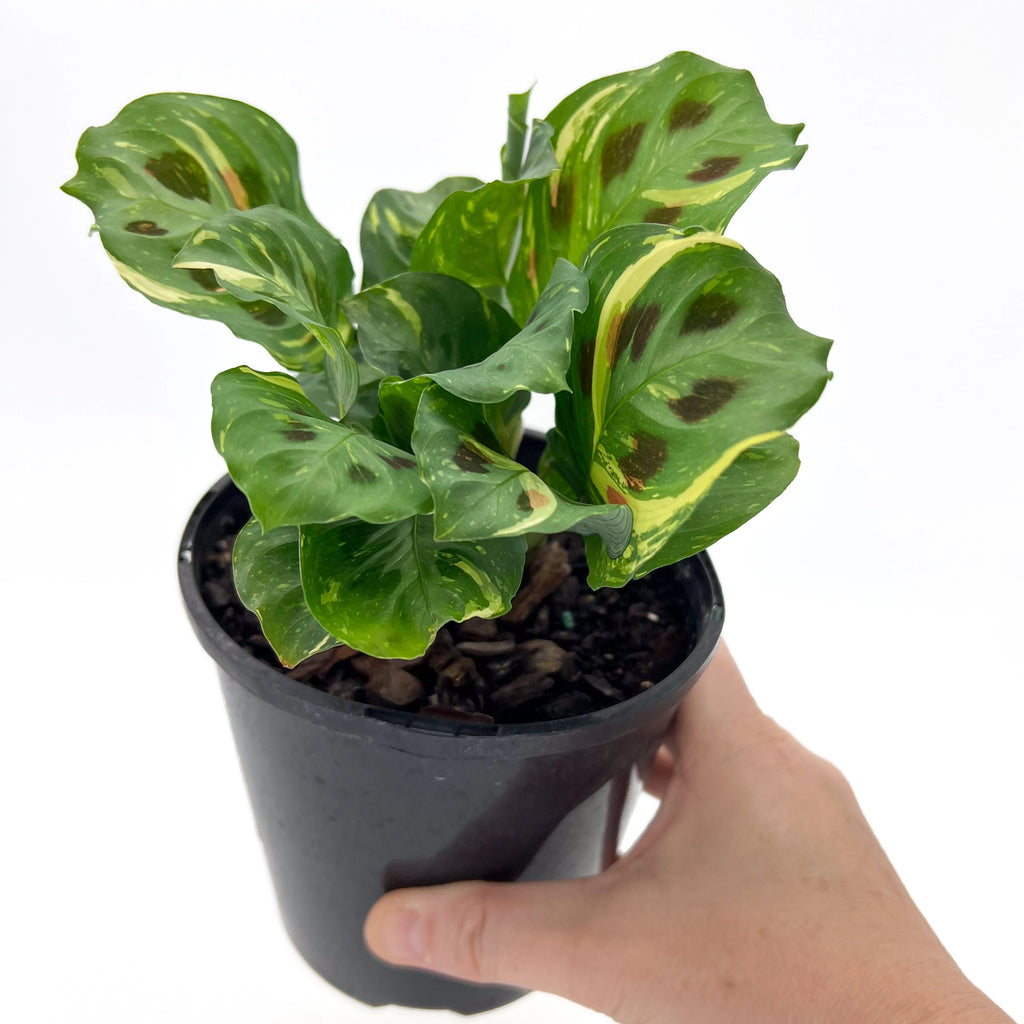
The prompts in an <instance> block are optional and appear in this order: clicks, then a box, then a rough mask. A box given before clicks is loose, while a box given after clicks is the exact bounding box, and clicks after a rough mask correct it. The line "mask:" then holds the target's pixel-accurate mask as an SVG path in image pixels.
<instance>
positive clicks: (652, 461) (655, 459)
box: [618, 431, 668, 492]
mask: <svg viewBox="0 0 1024 1024" xmlns="http://www.w3.org/2000/svg"><path fill="white" fill-rule="evenodd" d="M629 443H630V444H631V445H632V446H633V450H632V451H631V452H630V453H629V454H628V455H623V456H622V457H620V458H619V460H618V462H619V469H621V470H622V475H623V477H624V478H625V480H626V486H627V487H628V488H629V489H630V490H631V491H635V492H639V491H642V490H643V489H644V485H645V484H646V483H647V482H648V481H649V480H650V479H651V477H653V476H656V475H657V474H658V473H660V472H661V468H662V466H664V465H665V459H666V458H668V445H667V444H666V442H665V438H663V437H656V436H655V435H654V434H648V433H645V432H644V431H638V432H637V433H635V434H634V435H633V436H632V437H631V438H630V439H629Z"/></svg>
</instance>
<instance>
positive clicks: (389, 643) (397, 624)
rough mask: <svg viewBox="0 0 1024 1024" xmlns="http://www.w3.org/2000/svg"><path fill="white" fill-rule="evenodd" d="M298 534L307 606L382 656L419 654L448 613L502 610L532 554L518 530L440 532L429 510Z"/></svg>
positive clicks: (458, 616) (332, 628) (343, 635)
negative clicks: (446, 535) (466, 535)
mask: <svg viewBox="0 0 1024 1024" xmlns="http://www.w3.org/2000/svg"><path fill="white" fill-rule="evenodd" d="M300 535H301V540H300V557H301V567H302V580H303V588H304V592H305V596H306V603H307V604H308V606H309V608H310V611H311V612H312V613H313V614H314V615H315V616H316V618H317V619H318V620H319V622H320V623H321V625H322V626H323V627H324V628H325V629H326V630H327V631H328V632H330V633H331V634H332V635H333V636H336V637H338V638H339V639H340V640H342V641H343V642H344V643H347V644H349V645H350V646H352V647H355V648H356V649H357V650H360V651H365V652H366V653H367V654H372V655H376V656H377V657H382V658H415V657H418V656H419V655H420V654H422V653H423V651H424V650H426V648H427V646H428V645H429V644H430V642H431V641H432V640H433V638H434V637H435V636H436V635H437V631H438V629H440V628H441V626H443V625H444V623H445V622H449V621H456V622H461V621H462V620H463V619H468V618H471V617H472V616H474V615H479V616H482V617H483V618H493V617H495V616H498V615H503V614H504V613H505V612H507V611H508V610H509V607H510V606H511V602H512V596H513V595H514V594H515V592H516V590H517V589H518V587H519V583H520V580H521V579H522V574H523V564H524V562H525V559H526V541H525V540H523V538H522V537H502V538H496V539H489V540H482V541H473V542H469V543H457V542H453V541H438V540H435V539H434V518H433V516H429V515H424V516H413V517H411V518H409V519H404V520H402V521H401V522H396V523H389V524H385V525H373V524H370V523H363V522H359V521H357V520H348V521H346V522H343V523H336V524H331V525H327V526H305V527H303V528H302V530H301V531H300Z"/></svg>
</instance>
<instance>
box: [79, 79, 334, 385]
mask: <svg viewBox="0 0 1024 1024" xmlns="http://www.w3.org/2000/svg"><path fill="white" fill-rule="evenodd" d="M77 156H78V173H77V174H76V175H75V176H74V177H73V178H72V179H71V180H70V181H68V182H66V183H65V184H64V186H63V189H64V191H65V192H67V193H68V194H69V195H72V196H75V197H76V198H77V199H80V200H81V201H82V202H83V203H85V204H86V205H87V206H88V207H89V208H90V209H91V210H92V212H93V216H94V218H95V221H96V226H97V227H98V228H99V233H100V239H101V241H102V242H103V246H104V248H105V249H106V250H107V252H108V253H109V255H110V257H111V259H112V260H113V262H114V266H115V267H116V268H117V270H118V272H119V273H120V274H121V276H122V277H123V278H124V280H125V281H127V283H128V284H129V285H131V287H132V288H134V289H135V290H136V291H139V292H142V294H143V295H145V296H146V297H147V298H148V299H150V300H151V301H153V302H155V303H157V305H160V306H166V307H168V308H169V309H175V310H178V311H179V312H181V313H189V314H191V315H193V316H199V317H204V318H206V319H211V320H219V321H221V322H222V323H225V324H226V325H227V326H228V327H229V328H230V329H231V330H232V331H233V332H234V333H235V334H236V335H238V336H239V337H240V338H247V339H248V340H250V341H256V342H259V343H260V344H261V345H263V346H264V347H265V348H266V349H267V350H268V351H269V352H270V354H271V355H272V356H273V357H274V358H275V359H276V360H277V361H278V362H279V363H281V364H282V365H284V366H286V367H287V368H289V369H293V370H299V369H313V368H315V367H316V366H318V365H319V364H320V362H321V361H322V358H323V354H322V350H321V348H320V345H319V344H318V343H317V341H316V340H315V339H314V338H313V337H312V336H311V335H310V333H309V332H308V331H307V330H306V328H305V327H304V326H303V325H302V324H301V323H299V322H297V321H296V320H295V319H294V318H292V317H289V316H287V315H285V314H284V313H282V312H281V310H280V309H278V308H277V307H276V306H274V305H272V304H271V303H268V302H266V301H263V300H255V301H245V300H240V299H238V298H236V297H235V296H234V295H232V294H231V293H230V292H228V291H226V290H225V289H224V288H222V287H221V285H220V284H218V282H217V280H216V278H215V276H214V275H213V274H212V273H210V272H208V271H206V270H203V269H195V268H193V269H185V268H181V267H175V266H174V258H175V256H176V255H177V253H178V250H179V249H180V248H181V247H182V246H183V245H184V244H185V242H186V241H188V239H189V238H190V237H191V236H192V234H193V233H194V232H195V231H196V230H197V229H198V228H199V227H200V226H201V225H202V224H203V222H204V221H207V220H210V219H211V218H214V217H218V216H220V215H221V214H223V213H226V212H228V211H229V210H236V209H237V210H248V209H250V208H252V207H257V206H265V205H268V204H270V205H275V206H281V207H284V208H285V209H286V210H290V211H292V213H294V214H296V215H297V216H298V217H299V218H301V219H302V220H304V221H306V222H308V223H310V224H312V225H316V221H315V220H314V219H313V216H312V214H311V213H310V212H309V209H308V208H307V206H306V202H305V200H304V199H303V196H302V189H301V187H300V184H299V166H298V155H297V153H296V149H295V144H294V142H292V140H291V139H290V138H289V137H288V135H287V134H286V133H285V131H284V129H282V128H281V126H280V125H279V124H277V122H276V121H274V120H272V119H271V118H270V117H268V116H267V115H266V114H264V113H263V112H262V111H260V110H257V109H256V108H255V107H250V106H248V105H247V104H245V103H238V102H236V101H235V100H228V99H221V98H219V97H216V96H196V95H190V94H187V93H159V94H156V95H153V96H144V97H142V98H141V99H138V100H135V101H134V102H132V103H129V104H128V106H126V107H125V108H124V109H123V110H122V111H121V112H120V113H119V114H118V115H117V117H115V118H114V120H113V121H111V122H110V123H109V124H107V125H104V126H102V127H99V128H89V129H87V130H86V131H85V133H84V134H83V135H82V138H81V140H80V141H79V144H78V151H77Z"/></svg>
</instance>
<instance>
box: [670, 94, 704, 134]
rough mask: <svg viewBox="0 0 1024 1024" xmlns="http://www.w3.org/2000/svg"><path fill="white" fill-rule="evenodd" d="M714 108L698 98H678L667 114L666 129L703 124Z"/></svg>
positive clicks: (694, 126)
mask: <svg viewBox="0 0 1024 1024" xmlns="http://www.w3.org/2000/svg"><path fill="white" fill-rule="evenodd" d="M714 109H715V108H714V107H713V106H712V105H711V104H710V103H701V101H700V100H680V101H679V102H678V103H677V104H676V105H675V106H674V107H673V108H672V113H671V114H669V116H668V130H669V131H670V132H677V131H679V130H680V129H681V128H696V127H697V125H699V124H703V123H704V122H705V121H706V120H707V119H708V118H709V117H710V116H711V112H712V111H713V110H714Z"/></svg>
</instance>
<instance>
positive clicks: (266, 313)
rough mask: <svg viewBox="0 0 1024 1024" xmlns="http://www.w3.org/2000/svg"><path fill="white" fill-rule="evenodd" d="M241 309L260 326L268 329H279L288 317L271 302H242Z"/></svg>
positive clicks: (259, 300)
mask: <svg viewBox="0 0 1024 1024" xmlns="http://www.w3.org/2000/svg"><path fill="white" fill-rule="evenodd" d="M242 309H244V310H245V311H246V313H248V314H249V316H251V317H252V318H253V320H258V321H259V322H260V323H261V324H266V325H267V326H268V327H280V326H281V324H283V323H285V322H287V320H288V317H286V316H285V315H284V313H282V312H281V310H279V309H278V308H277V306H275V305H274V304H273V303H272V302H264V301H263V300H262V299H258V300H257V301H256V302H243V303H242Z"/></svg>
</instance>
